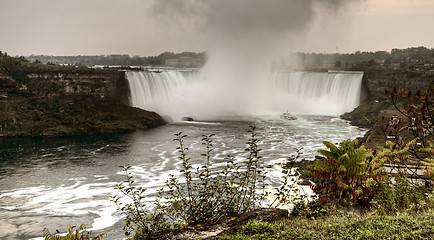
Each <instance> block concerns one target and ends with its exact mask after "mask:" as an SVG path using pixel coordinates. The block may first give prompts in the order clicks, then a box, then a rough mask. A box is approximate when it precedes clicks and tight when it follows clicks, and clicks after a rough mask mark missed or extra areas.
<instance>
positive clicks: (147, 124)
mask: <svg viewBox="0 0 434 240" xmlns="http://www.w3.org/2000/svg"><path fill="white" fill-rule="evenodd" d="M1 70H2V69H1V68H0V136H57V135H77V134H93V133H105V132H124V131H132V130H137V129H146V128H151V127H156V126H159V125H163V124H165V122H164V120H163V119H162V118H161V117H160V116H159V115H158V114H156V113H154V112H148V111H145V110H142V109H138V108H133V107H130V106H129V105H128V103H129V100H128V99H129V86H128V82H127V80H126V79H125V73H124V72H122V71H114V70H95V69H87V68H86V69H75V68H73V69H61V70H58V69H56V70H47V69H44V71H41V70H39V71H38V70H32V69H30V70H29V69H27V68H24V70H22V69H21V68H20V70H19V71H18V70H14V71H13V72H11V71H7V70H9V69H6V70H4V69H3V71H1Z"/></svg>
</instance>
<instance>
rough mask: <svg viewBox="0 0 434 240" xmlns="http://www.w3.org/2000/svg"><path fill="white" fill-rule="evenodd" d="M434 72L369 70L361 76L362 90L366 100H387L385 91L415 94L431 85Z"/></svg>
mask: <svg viewBox="0 0 434 240" xmlns="http://www.w3.org/2000/svg"><path fill="white" fill-rule="evenodd" d="M433 80H434V72H432V71H410V70H369V71H366V72H365V73H364V75H363V88H364V91H365V94H366V95H367V97H366V99H367V100H384V99H387V97H386V95H385V94H384V90H385V89H393V88H394V87H396V89H401V88H404V87H405V88H407V89H408V90H411V91H414V92H417V91H418V90H423V89H426V88H427V87H428V86H431V85H432V84H433Z"/></svg>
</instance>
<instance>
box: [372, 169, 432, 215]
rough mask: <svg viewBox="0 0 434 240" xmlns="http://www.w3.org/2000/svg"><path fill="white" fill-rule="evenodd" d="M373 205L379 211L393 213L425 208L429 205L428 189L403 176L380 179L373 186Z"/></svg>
mask: <svg viewBox="0 0 434 240" xmlns="http://www.w3.org/2000/svg"><path fill="white" fill-rule="evenodd" d="M373 189H374V199H373V205H374V207H375V208H376V209H377V210H378V211H379V212H380V213H381V214H386V213H394V212H398V211H403V210H415V211H420V210H422V211H423V210H425V209H426V205H430V204H432V203H431V200H430V199H429V197H428V196H429V194H430V193H429V191H428V190H427V188H425V186H422V185H414V184H411V183H410V182H409V180H408V179H407V178H406V177H405V176H398V177H395V178H394V181H393V182H392V181H381V182H379V183H378V184H376V185H375V186H374V188H373Z"/></svg>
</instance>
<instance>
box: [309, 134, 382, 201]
mask: <svg viewBox="0 0 434 240" xmlns="http://www.w3.org/2000/svg"><path fill="white" fill-rule="evenodd" d="M323 143H324V145H325V146H326V147H327V148H328V149H329V150H318V152H319V153H321V154H322V155H323V156H325V158H323V159H321V160H318V161H315V162H314V164H313V165H311V166H310V169H311V171H310V172H307V173H306V174H307V175H309V176H311V177H313V178H314V179H316V180H317V181H318V184H317V185H315V186H312V189H313V190H314V191H315V192H316V193H318V194H319V197H320V199H319V200H320V201H321V202H323V203H325V202H327V201H328V202H332V203H336V202H340V203H342V202H343V201H346V200H350V201H358V202H369V201H370V200H371V198H372V189H371V187H372V186H373V185H374V184H375V183H376V180H377V179H381V178H382V177H383V176H382V175H381V173H382V170H383V169H384V166H383V165H384V161H385V159H386V158H385V157H384V154H380V153H378V154H377V153H371V152H369V151H368V150H366V149H365V148H364V147H363V146H361V147H357V146H358V141H357V140H353V141H351V140H346V141H344V142H342V143H341V145H340V146H339V147H337V146H335V145H334V144H332V143H330V142H326V141H325V142H323Z"/></svg>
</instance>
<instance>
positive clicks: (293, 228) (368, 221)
mask: <svg viewBox="0 0 434 240" xmlns="http://www.w3.org/2000/svg"><path fill="white" fill-rule="evenodd" d="M433 223H434V209H432V208H431V209H428V210H426V211H425V212H419V213H414V212H413V213H410V212H403V213H397V214H395V215H380V214H376V213H374V212H371V213H368V214H365V215H358V214H350V213H334V214H331V215H329V216H326V217H323V218H318V219H313V220H312V219H307V218H301V217H299V218H291V219H286V220H282V221H278V222H275V223H268V222H249V223H248V224H247V225H245V226H244V227H243V228H242V229H240V230H239V231H238V232H237V233H236V234H234V235H229V236H225V237H223V238H222V239H225V240H229V239H232V240H243V239H434V224H433Z"/></svg>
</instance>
